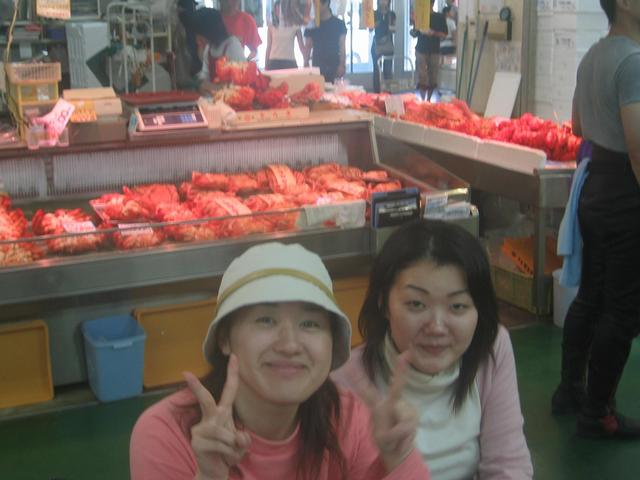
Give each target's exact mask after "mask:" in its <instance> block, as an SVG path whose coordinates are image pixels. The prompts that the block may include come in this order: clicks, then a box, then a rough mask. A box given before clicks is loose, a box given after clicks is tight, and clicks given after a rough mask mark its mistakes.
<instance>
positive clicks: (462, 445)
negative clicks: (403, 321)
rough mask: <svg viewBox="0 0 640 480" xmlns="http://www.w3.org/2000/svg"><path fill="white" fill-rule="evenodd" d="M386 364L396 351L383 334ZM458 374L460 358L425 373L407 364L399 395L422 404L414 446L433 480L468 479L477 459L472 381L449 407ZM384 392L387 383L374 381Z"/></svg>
mask: <svg viewBox="0 0 640 480" xmlns="http://www.w3.org/2000/svg"><path fill="white" fill-rule="evenodd" d="M384 355H385V359H386V361H387V365H389V366H390V367H391V369H393V365H395V364H396V362H397V359H398V351H397V350H396V347H395V346H394V345H393V342H392V341H391V339H390V338H389V336H388V335H387V338H386V339H385V343H384ZM459 375H460V362H457V363H456V364H454V365H453V366H451V367H450V368H449V369H447V370H445V371H443V372H440V373H439V374H437V375H427V374H425V373H422V372H419V371H418V370H416V369H414V368H410V369H409V371H408V373H407V385H406V386H405V388H404V390H403V395H402V398H403V399H405V400H407V401H408V402H410V403H411V404H412V405H416V406H417V405H425V406H428V407H427V408H421V409H419V410H418V414H419V425H418V433H417V436H416V446H417V448H418V450H419V451H420V453H422V457H423V458H424V459H425V461H426V463H427V465H428V466H429V470H430V471H431V476H432V478H433V479H434V480H460V479H467V478H468V479H471V478H473V476H474V475H475V473H476V471H477V469H478V463H479V462H480V444H479V442H478V438H479V437H480V420H481V417H482V412H481V408H480V396H479V395H478V388H477V386H476V384H475V382H474V383H473V386H472V388H471V392H470V394H469V396H468V397H467V399H466V400H465V402H464V403H463V404H462V406H461V408H460V409H459V410H458V411H457V412H456V413H455V414H454V413H453V410H452V402H453V391H454V388H455V383H456V380H458V376H459ZM377 386H378V388H379V389H380V390H381V391H384V392H386V390H387V385H385V384H384V382H382V381H380V383H379V385H377Z"/></svg>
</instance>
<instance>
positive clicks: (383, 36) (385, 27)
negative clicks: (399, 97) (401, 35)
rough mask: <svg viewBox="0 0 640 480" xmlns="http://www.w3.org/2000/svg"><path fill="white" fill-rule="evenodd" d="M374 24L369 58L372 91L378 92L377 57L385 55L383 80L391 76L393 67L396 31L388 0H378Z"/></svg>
mask: <svg viewBox="0 0 640 480" xmlns="http://www.w3.org/2000/svg"><path fill="white" fill-rule="evenodd" d="M374 15H375V21H376V26H375V29H374V34H373V44H372V45H371V59H372V60H373V91H374V92H375V93H380V69H379V68H378V59H379V58H380V57H385V58H384V62H383V67H382V71H383V75H384V78H385V80H388V79H390V78H391V75H392V72H391V69H392V68H393V58H392V57H393V52H394V47H393V34H394V33H395V31H396V14H395V12H394V11H392V10H390V7H389V0H378V9H377V10H376V11H375V14H374Z"/></svg>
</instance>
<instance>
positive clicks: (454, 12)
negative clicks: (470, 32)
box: [443, 0, 458, 25]
mask: <svg viewBox="0 0 640 480" xmlns="http://www.w3.org/2000/svg"><path fill="white" fill-rule="evenodd" d="M446 3H447V5H446V7H449V10H450V11H451V18H452V19H453V21H454V23H455V24H456V25H458V6H457V5H456V2H455V0H447V2H446ZM446 7H445V8H446ZM443 13H444V12H443Z"/></svg>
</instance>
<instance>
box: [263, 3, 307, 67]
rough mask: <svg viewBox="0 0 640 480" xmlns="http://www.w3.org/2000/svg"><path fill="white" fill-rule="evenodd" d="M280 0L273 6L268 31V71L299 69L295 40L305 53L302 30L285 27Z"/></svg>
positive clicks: (294, 27)
mask: <svg viewBox="0 0 640 480" xmlns="http://www.w3.org/2000/svg"><path fill="white" fill-rule="evenodd" d="M280 13H281V12H280V0H278V1H276V2H275V3H274V4H273V15H272V20H271V25H269V28H268V29H267V58H266V67H267V70H282V69H285V68H298V63H297V62H296V55H295V44H294V42H295V40H297V41H298V48H299V49H300V51H301V52H303V51H304V50H303V47H304V40H303V39H302V30H300V27H299V26H297V25H284V24H283V23H282V21H281V18H282V17H281V15H280Z"/></svg>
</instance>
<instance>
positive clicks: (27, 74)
mask: <svg viewBox="0 0 640 480" xmlns="http://www.w3.org/2000/svg"><path fill="white" fill-rule="evenodd" d="M6 72H7V80H8V84H7V87H8V88H7V91H8V94H9V95H8V97H9V101H8V106H9V111H10V112H11V115H13V117H14V119H15V121H16V122H17V126H18V131H19V132H20V136H21V137H22V138H23V139H25V138H26V130H27V129H26V122H27V115H26V114H25V113H26V112H27V111H29V110H33V109H36V110H37V111H38V112H39V115H40V114H43V113H46V112H48V111H49V110H51V108H52V107H53V106H54V105H55V103H56V102H57V101H58V98H59V89H58V82H60V80H61V79H62V73H61V68H60V63H57V62H55V63H10V64H8V65H7V67H6Z"/></svg>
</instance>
